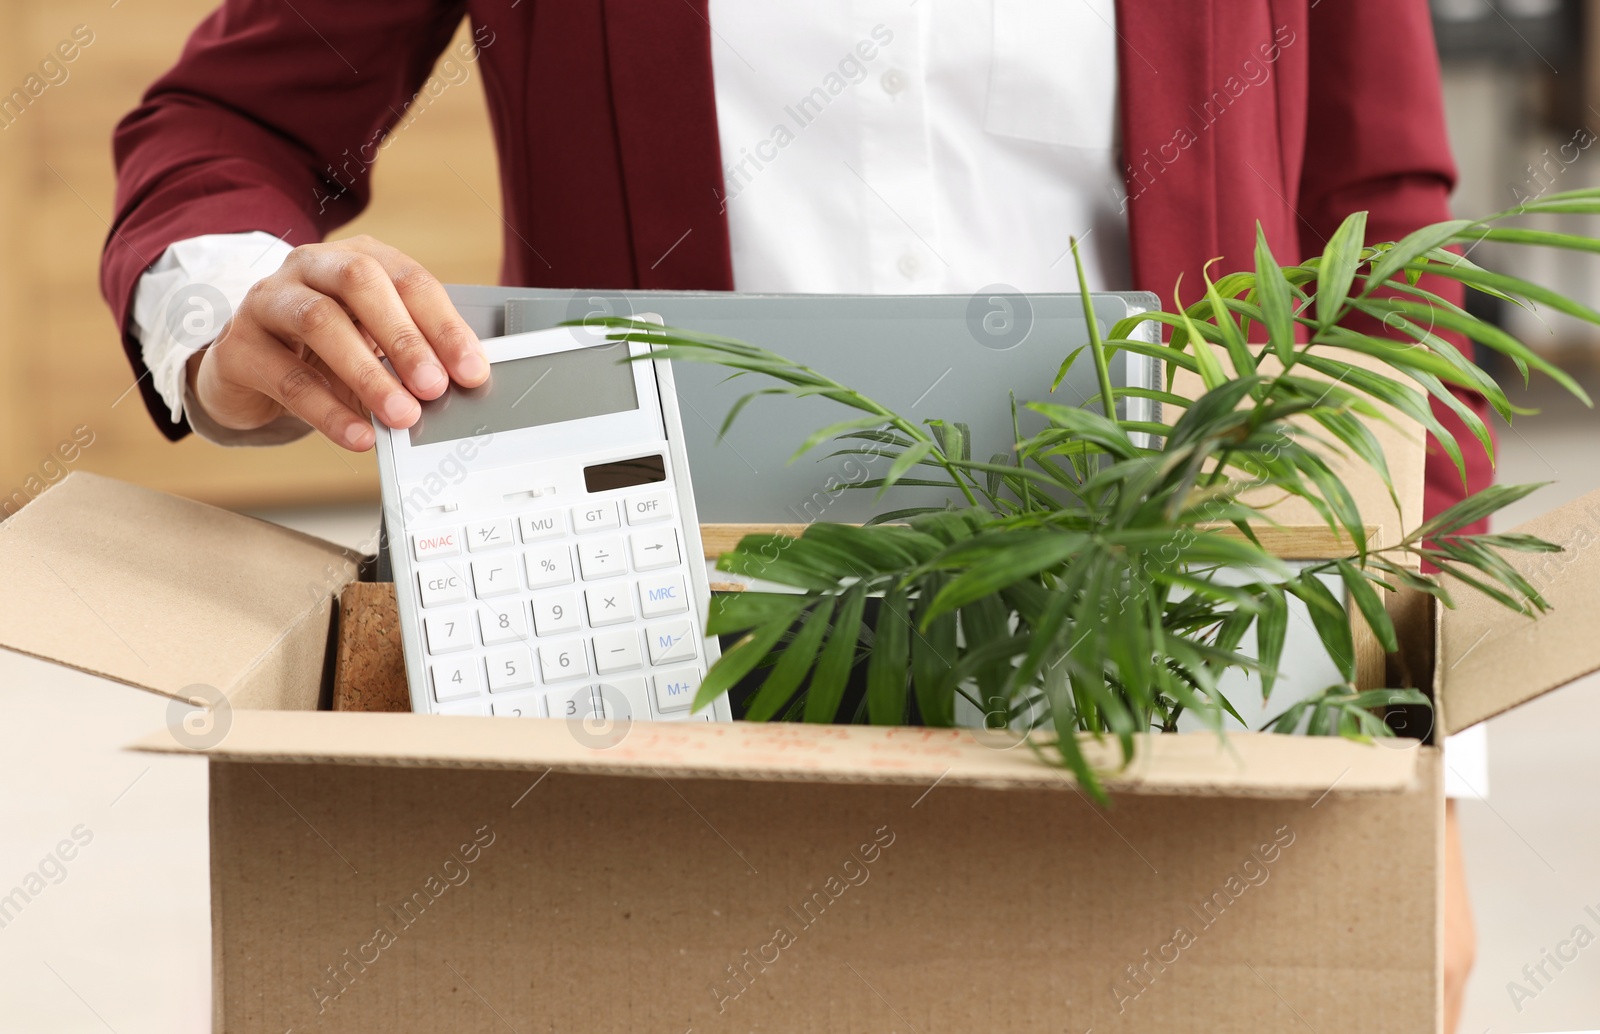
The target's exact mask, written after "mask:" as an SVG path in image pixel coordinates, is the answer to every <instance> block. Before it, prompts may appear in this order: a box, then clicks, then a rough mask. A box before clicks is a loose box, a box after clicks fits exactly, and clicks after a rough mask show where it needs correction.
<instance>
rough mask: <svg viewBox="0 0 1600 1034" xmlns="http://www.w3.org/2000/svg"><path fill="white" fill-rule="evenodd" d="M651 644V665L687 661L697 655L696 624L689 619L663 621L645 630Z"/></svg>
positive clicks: (646, 637) (645, 635)
mask: <svg viewBox="0 0 1600 1034" xmlns="http://www.w3.org/2000/svg"><path fill="white" fill-rule="evenodd" d="M644 637H645V639H646V640H647V641H648V642H649V643H650V663H651V664H666V663H668V662H670V661H687V660H691V659H693V658H694V656H695V653H696V648H695V640H696V638H697V636H696V635H695V632H694V622H693V621H691V620H689V619H688V618H679V619H678V620H676V621H663V622H661V623H660V624H657V625H651V626H650V627H649V628H647V629H645V630H644Z"/></svg>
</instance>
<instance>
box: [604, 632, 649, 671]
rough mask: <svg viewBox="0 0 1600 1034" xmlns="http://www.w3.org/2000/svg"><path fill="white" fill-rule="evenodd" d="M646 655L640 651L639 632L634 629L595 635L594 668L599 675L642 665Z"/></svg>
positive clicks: (628, 669) (629, 669)
mask: <svg viewBox="0 0 1600 1034" xmlns="http://www.w3.org/2000/svg"><path fill="white" fill-rule="evenodd" d="M643 664H644V657H643V656H642V655H641V654H640V653H639V633H638V632H635V631H634V630H633V629H631V628H630V629H626V630H624V631H621V632H607V633H606V634H605V635H597V636H595V637H594V670H595V673H596V674H599V675H610V674H611V673H612V672H614V671H631V670H632V669H634V668H638V667H642V666H643Z"/></svg>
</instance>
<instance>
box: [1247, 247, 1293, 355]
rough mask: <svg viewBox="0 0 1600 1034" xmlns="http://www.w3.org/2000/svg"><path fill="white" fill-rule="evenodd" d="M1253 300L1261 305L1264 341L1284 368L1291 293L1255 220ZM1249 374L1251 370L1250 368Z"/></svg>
mask: <svg viewBox="0 0 1600 1034" xmlns="http://www.w3.org/2000/svg"><path fill="white" fill-rule="evenodd" d="M1256 299H1257V301H1258V302H1260V304H1261V319H1262V323H1263V324H1265V326H1266V328H1267V341H1268V344H1269V345H1270V346H1271V348H1272V352H1273V354H1274V355H1276V356H1277V357H1278V359H1279V361H1281V362H1282V363H1283V364H1284V366H1285V367H1288V366H1289V365H1290V364H1291V363H1292V362H1293V361H1294V360H1293V356H1294V345H1295V341H1294V293H1293V290H1292V289H1291V288H1290V287H1289V281H1288V280H1286V279H1284V276H1283V270H1282V268H1280V267H1279V266H1278V260H1277V259H1275V258H1273V257H1272V249H1271V248H1270V247H1268V246H1267V235H1266V232H1265V231H1264V230H1262V228H1261V224H1260V223H1259V222H1258V223H1256ZM1251 372H1252V373H1253V372H1254V370H1253V369H1252V371H1251Z"/></svg>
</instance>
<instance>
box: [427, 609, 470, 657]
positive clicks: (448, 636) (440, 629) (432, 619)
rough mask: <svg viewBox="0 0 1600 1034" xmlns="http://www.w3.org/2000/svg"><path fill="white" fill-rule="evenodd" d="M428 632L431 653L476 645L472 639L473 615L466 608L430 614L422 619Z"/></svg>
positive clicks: (463, 648)
mask: <svg viewBox="0 0 1600 1034" xmlns="http://www.w3.org/2000/svg"><path fill="white" fill-rule="evenodd" d="M422 627H423V628H424V629H426V630H427V633H428V652H429V653H450V652H451V651H453V650H465V649H467V648H468V647H469V646H473V645H475V644H474V643H473V641H472V617H471V615H469V614H468V613H467V612H466V611H464V610H458V611H453V612H451V613H449V614H429V615H428V616H427V617H426V618H423V620H422Z"/></svg>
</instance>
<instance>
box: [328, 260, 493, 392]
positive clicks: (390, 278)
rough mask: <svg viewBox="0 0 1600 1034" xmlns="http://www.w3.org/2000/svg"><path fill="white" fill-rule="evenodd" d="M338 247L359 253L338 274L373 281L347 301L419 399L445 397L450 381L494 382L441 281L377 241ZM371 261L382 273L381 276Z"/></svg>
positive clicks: (475, 339) (479, 348)
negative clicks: (370, 265)
mask: <svg viewBox="0 0 1600 1034" xmlns="http://www.w3.org/2000/svg"><path fill="white" fill-rule="evenodd" d="M336 247H339V248H341V249H353V252H352V251H351V250H345V255H346V256H347V257H346V258H344V259H343V263H344V264H343V267H342V268H341V270H340V272H339V274H338V275H339V276H340V277H341V278H342V279H344V280H347V281H362V282H368V281H370V283H367V287H366V289H365V290H364V291H363V292H362V293H361V294H360V295H355V294H352V295H349V296H344V295H341V296H340V298H341V300H342V301H344V302H345V304H346V305H349V306H350V307H351V310H352V311H353V312H355V313H356V315H357V316H358V318H359V319H360V320H361V322H362V324H363V325H364V326H366V327H367V328H368V329H369V330H370V332H371V333H372V336H373V337H374V338H375V339H376V340H377V342H378V344H379V346H380V347H382V349H383V352H384V355H386V356H388V357H389V358H390V361H391V362H393V363H394V364H395V369H396V370H398V371H399V372H400V376H401V379H402V380H404V381H405V383H406V386H407V387H409V388H411V389H412V390H413V392H414V393H416V394H417V397H418V398H430V399H431V398H437V397H438V396H439V395H442V394H443V393H444V390H445V388H446V387H447V386H448V384H449V381H448V380H447V377H454V378H455V380H456V381H457V382H458V383H460V384H463V385H465V386H467V387H469V388H470V387H476V386H477V385H479V384H482V383H483V382H484V381H485V380H487V379H488V376H489V363H488V360H487V359H486V358H485V357H484V354H483V347H482V345H481V344H479V342H478V337H477V335H476V334H474V333H473V332H472V328H470V327H468V326H467V323H466V321H465V320H464V319H462V318H461V314H460V313H458V312H457V311H456V307H455V305H454V304H453V303H452V302H451V301H450V296H449V294H448V293H447V292H446V291H445V289H444V285H443V284H441V283H440V282H439V280H438V278H436V277H435V276H434V275H433V274H431V273H429V272H428V271H427V269H425V268H423V266H422V265H421V264H420V263H418V262H416V261H415V260H414V259H412V258H411V257H410V256H408V255H406V254H405V253H404V252H402V251H400V250H398V249H396V248H392V247H390V246H389V245H387V244H384V243H383V242H381V241H377V240H374V239H372V238H371V237H355V238H352V239H350V240H348V241H341V242H339V244H338V245H336ZM369 262H376V263H377V264H378V266H380V267H381V268H382V270H383V273H382V275H381V277H380V275H379V274H377V273H376V272H374V271H373V270H372V269H371V268H370V267H369V266H368V263H369ZM312 286H317V285H315V284H313V285H312ZM324 293H326V292H324ZM441 364H442V368H441ZM446 371H448V373H446Z"/></svg>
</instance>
